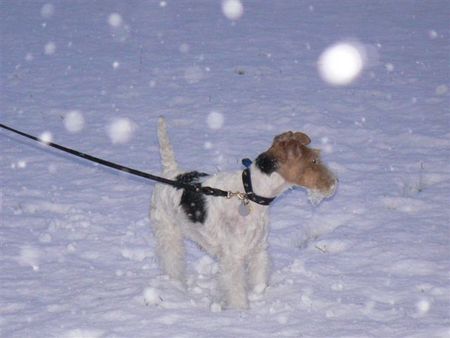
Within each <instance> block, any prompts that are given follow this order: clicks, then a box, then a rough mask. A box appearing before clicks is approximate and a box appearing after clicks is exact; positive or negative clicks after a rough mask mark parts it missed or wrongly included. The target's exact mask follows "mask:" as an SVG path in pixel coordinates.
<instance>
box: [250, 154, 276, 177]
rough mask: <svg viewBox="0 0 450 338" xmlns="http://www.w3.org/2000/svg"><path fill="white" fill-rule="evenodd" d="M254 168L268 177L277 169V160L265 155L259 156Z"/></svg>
mask: <svg viewBox="0 0 450 338" xmlns="http://www.w3.org/2000/svg"><path fill="white" fill-rule="evenodd" d="M255 165H256V167H257V168H258V169H259V170H261V171H262V172H263V173H264V174H267V175H270V174H272V173H273V172H275V171H276V170H277V169H278V162H277V160H276V159H275V158H274V157H272V156H270V155H268V154H267V153H262V154H260V155H259V156H258V157H257V158H256V160H255Z"/></svg>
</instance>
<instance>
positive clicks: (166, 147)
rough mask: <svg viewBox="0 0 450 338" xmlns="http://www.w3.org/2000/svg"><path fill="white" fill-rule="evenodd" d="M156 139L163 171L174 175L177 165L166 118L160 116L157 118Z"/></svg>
mask: <svg viewBox="0 0 450 338" xmlns="http://www.w3.org/2000/svg"><path fill="white" fill-rule="evenodd" d="M158 139H159V151H160V154H161V162H162V165H163V173H164V174H165V175H167V176H168V175H174V174H175V173H176V172H177V170H178V165H177V161H176V160H175V154H174V152H173V148H172V145H171V144H170V140H169V135H168V133H167V126H166V120H165V119H164V117H162V116H161V117H160V118H159V120H158Z"/></svg>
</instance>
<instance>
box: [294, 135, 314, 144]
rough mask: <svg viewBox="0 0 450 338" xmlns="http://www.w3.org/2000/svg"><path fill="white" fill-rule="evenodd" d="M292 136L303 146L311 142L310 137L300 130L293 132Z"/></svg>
mask: <svg viewBox="0 0 450 338" xmlns="http://www.w3.org/2000/svg"><path fill="white" fill-rule="evenodd" d="M294 137H295V139H296V140H297V141H298V142H300V143H301V144H303V145H304V146H307V145H308V144H310V143H311V139H310V138H309V136H308V135H306V134H305V133H302V132H300V131H298V132H296V133H294Z"/></svg>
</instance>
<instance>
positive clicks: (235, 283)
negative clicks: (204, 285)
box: [220, 255, 248, 309]
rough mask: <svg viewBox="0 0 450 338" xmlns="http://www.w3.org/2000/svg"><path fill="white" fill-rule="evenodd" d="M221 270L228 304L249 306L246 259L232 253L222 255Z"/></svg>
mask: <svg viewBox="0 0 450 338" xmlns="http://www.w3.org/2000/svg"><path fill="white" fill-rule="evenodd" d="M220 270H221V271H220V279H221V284H222V289H223V290H224V292H225V297H226V301H227V305H228V306H229V307H231V308H235V309H246V308H248V299H247V291H246V282H245V261H244V259H243V258H241V257H232V256H231V255H226V256H224V257H221V261H220Z"/></svg>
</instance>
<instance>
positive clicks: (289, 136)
mask: <svg viewBox="0 0 450 338" xmlns="http://www.w3.org/2000/svg"><path fill="white" fill-rule="evenodd" d="M291 140H295V141H297V142H299V143H300V144H303V145H304V146H307V145H308V144H310V143H311V139H310V138H309V136H308V135H306V134H305V133H302V132H300V131H297V132H295V133H294V132H292V131H287V132H285V133H283V134H280V135H277V136H275V137H274V139H273V143H272V145H275V144H277V143H282V142H287V141H291Z"/></svg>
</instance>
